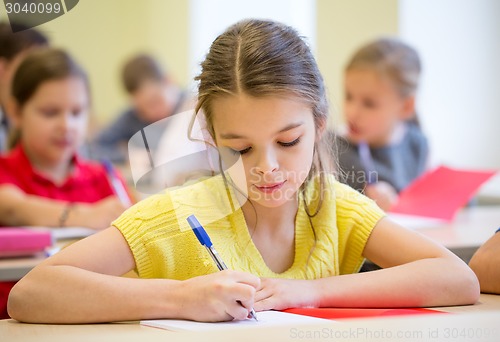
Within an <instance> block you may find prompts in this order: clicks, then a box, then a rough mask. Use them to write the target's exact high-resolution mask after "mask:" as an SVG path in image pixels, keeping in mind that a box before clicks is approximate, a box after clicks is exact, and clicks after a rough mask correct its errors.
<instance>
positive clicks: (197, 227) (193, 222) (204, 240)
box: [187, 215, 257, 321]
mask: <svg viewBox="0 0 500 342" xmlns="http://www.w3.org/2000/svg"><path fill="white" fill-rule="evenodd" d="M187 221H188V223H189V225H190V226H191V229H193V232H194V235H196V237H197V238H198V241H200V243H201V245H202V246H204V247H205V248H206V249H207V251H208V254H210V256H211V257H212V259H213V260H214V262H215V264H216V265H217V268H218V269H219V271H222V270H227V266H226V264H225V263H224V261H223V260H222V258H221V257H220V255H219V253H217V251H216V250H215V248H214V246H213V244H212V241H211V240H210V237H209V236H208V234H207V232H206V231H205V228H203V226H202V225H201V224H200V222H199V221H198V219H197V218H196V217H195V216H194V215H191V216H189V217H188V218H187ZM250 316H251V317H252V318H253V319H255V320H256V321H257V315H256V314H255V311H254V309H252V310H250Z"/></svg>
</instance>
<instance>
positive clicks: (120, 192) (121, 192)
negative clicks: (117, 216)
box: [101, 159, 132, 207]
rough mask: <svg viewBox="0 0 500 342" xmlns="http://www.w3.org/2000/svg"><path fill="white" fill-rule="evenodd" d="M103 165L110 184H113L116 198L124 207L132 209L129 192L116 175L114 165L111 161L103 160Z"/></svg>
mask: <svg viewBox="0 0 500 342" xmlns="http://www.w3.org/2000/svg"><path fill="white" fill-rule="evenodd" d="M101 163H102V165H103V166H104V169H105V170H106V173H107V175H108V179H109V183H110V184H111V187H112V188H113V191H114V192H115V194H116V196H117V197H118V199H119V200H120V202H122V204H123V205H124V206H126V207H130V206H131V205H132V201H131V200H130V197H129V196H128V193H127V190H125V187H124V186H123V184H122V182H121V181H120V179H119V178H118V176H117V175H116V172H115V169H114V168H113V165H112V164H111V162H110V161H109V160H106V159H103V160H102V161H101Z"/></svg>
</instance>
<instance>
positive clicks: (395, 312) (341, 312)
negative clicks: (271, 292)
mask: <svg viewBox="0 0 500 342" xmlns="http://www.w3.org/2000/svg"><path fill="white" fill-rule="evenodd" d="M283 312H288V313H293V314H297V315H304V316H312V317H318V318H325V319H334V320H342V319H352V318H365V317H382V316H402V315H426V314H443V313H446V312H443V311H438V310H431V309H424V308H396V309H388V308H384V309H366V308H294V309H286V310H283Z"/></svg>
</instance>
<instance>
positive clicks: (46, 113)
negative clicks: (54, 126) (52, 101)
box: [40, 108, 58, 118]
mask: <svg viewBox="0 0 500 342" xmlns="http://www.w3.org/2000/svg"><path fill="white" fill-rule="evenodd" d="M40 112H41V113H42V115H43V116H45V117H47V118H50V117H54V116H56V115H57V114H58V110H57V109H52V108H51V109H40Z"/></svg>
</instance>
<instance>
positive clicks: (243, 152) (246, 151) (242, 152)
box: [231, 147, 251, 154]
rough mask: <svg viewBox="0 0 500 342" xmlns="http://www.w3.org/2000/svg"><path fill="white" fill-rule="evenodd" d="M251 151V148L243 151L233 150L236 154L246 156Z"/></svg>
mask: <svg viewBox="0 0 500 342" xmlns="http://www.w3.org/2000/svg"><path fill="white" fill-rule="evenodd" d="M250 149H251V147H247V148H244V149H243V150H235V149H233V148H232V149H231V150H232V151H233V152H234V153H239V154H245V153H248V152H250Z"/></svg>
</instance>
